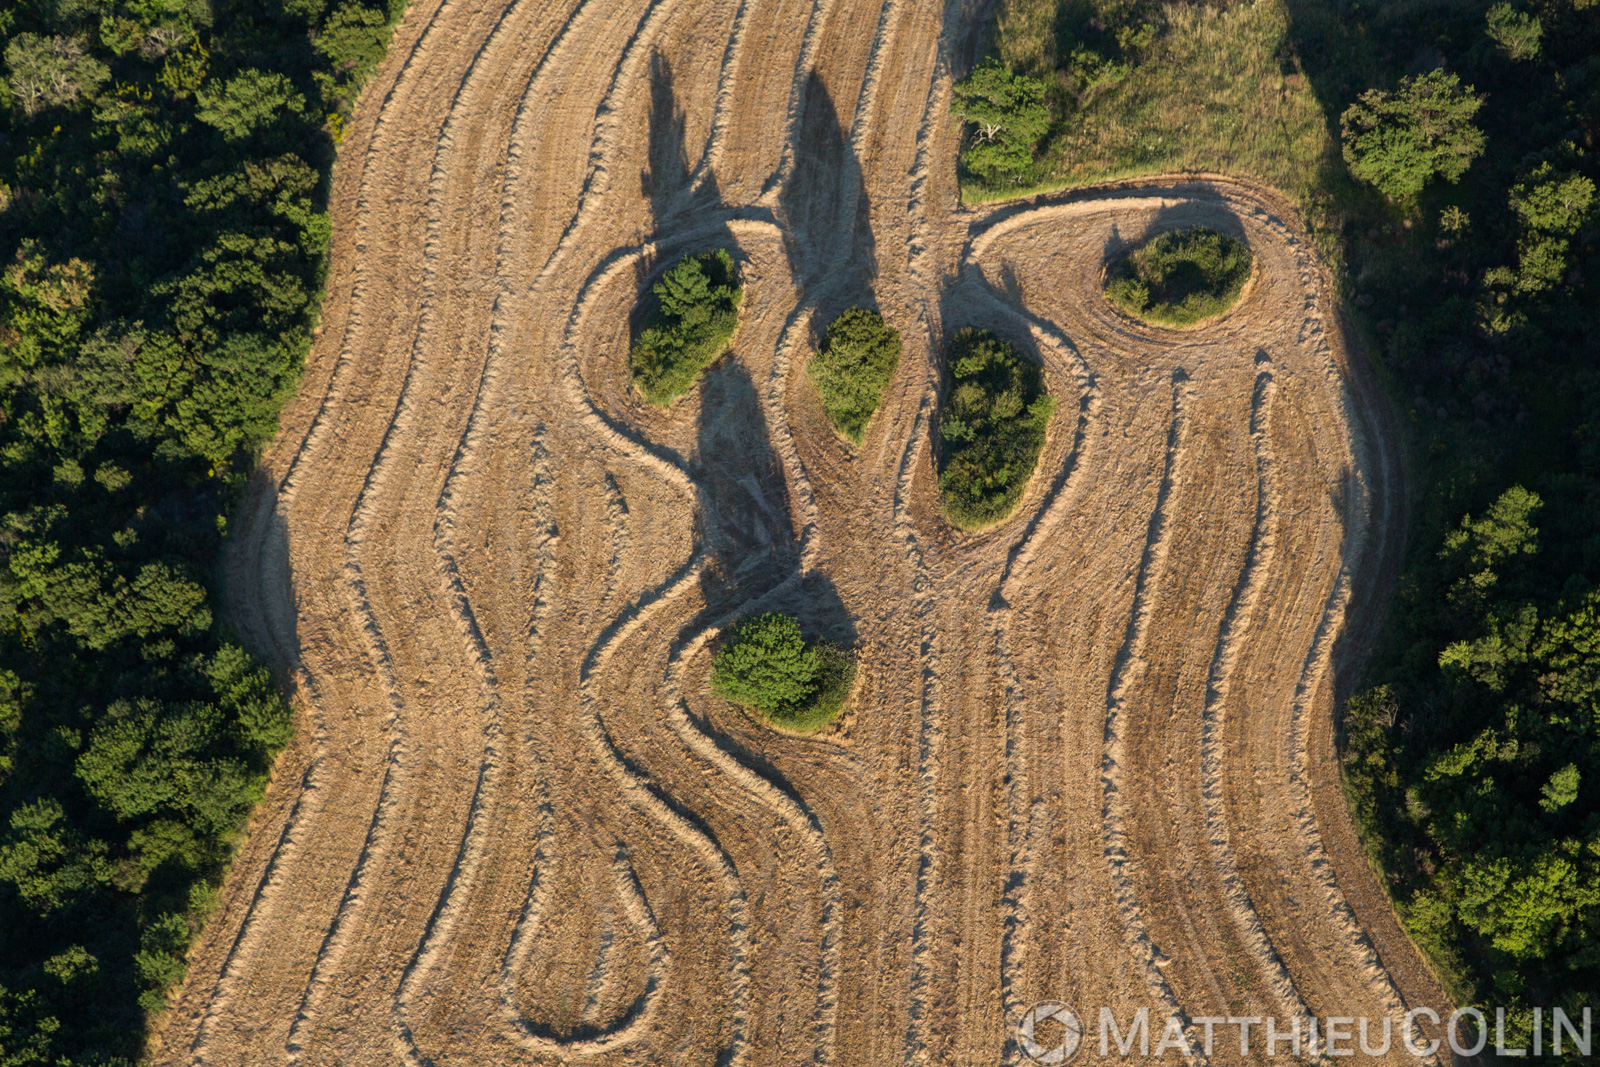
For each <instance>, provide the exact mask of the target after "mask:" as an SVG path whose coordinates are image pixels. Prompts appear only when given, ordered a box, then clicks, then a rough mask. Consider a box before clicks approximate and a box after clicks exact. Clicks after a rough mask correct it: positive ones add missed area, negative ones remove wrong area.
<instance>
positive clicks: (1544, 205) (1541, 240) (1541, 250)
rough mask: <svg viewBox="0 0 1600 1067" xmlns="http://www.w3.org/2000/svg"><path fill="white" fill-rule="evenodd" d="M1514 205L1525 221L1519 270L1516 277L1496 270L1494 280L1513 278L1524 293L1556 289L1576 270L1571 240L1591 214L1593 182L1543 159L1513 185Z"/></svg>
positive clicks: (1492, 274)
mask: <svg viewBox="0 0 1600 1067" xmlns="http://www.w3.org/2000/svg"><path fill="white" fill-rule="evenodd" d="M1510 203H1511V210H1512V211H1514V212H1516V215H1517V219H1518V221H1519V222H1520V223H1521V233H1520V234H1519V235H1518V238H1517V271H1516V275H1515V277H1514V278H1512V277H1508V276H1507V273H1506V272H1505V271H1504V270H1503V269H1502V270H1499V271H1494V270H1491V271H1490V272H1489V273H1488V276H1487V277H1488V280H1489V282H1490V284H1495V283H1499V284H1506V283H1508V282H1509V284H1510V286H1511V288H1513V289H1515V290H1516V291H1517V292H1519V293H1540V292H1544V291H1546V290H1548V289H1551V288H1554V287H1555V286H1557V285H1559V284H1560V283H1561V281H1562V279H1564V278H1565V277H1566V275H1567V272H1568V270H1570V269H1571V266H1572V240H1571V239H1572V238H1573V237H1574V236H1575V235H1576V234H1577V233H1578V231H1579V230H1581V229H1582V228H1583V227H1584V225H1585V224H1586V223H1587V221H1588V220H1589V218H1590V214H1591V210H1592V208H1593V206H1594V181H1593V180H1592V179H1590V178H1589V177H1587V176H1585V175H1582V174H1575V173H1573V172H1571V171H1558V170H1556V168H1555V167H1554V166H1552V165H1551V164H1550V163H1549V162H1548V161H1546V162H1542V163H1540V164H1539V165H1538V166H1537V167H1535V168H1534V169H1533V170H1532V171H1530V172H1529V173H1528V174H1527V175H1526V176H1524V177H1523V179H1522V180H1521V181H1519V182H1518V183H1517V184H1516V185H1514V186H1512V188H1511V194H1510Z"/></svg>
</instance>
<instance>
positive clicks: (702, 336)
mask: <svg viewBox="0 0 1600 1067" xmlns="http://www.w3.org/2000/svg"><path fill="white" fill-rule="evenodd" d="M652 292H654V293H655V295H656V300H657V305H656V308H655V310H654V311H652V312H651V313H650V318H649V320H648V321H647V322H646V323H645V328H644V330H643V331H642V332H641V333H640V334H639V339H638V340H637V341H635V342H634V343H633V350H632V351H631V352H629V354H628V361H629V363H630V364H631V365H632V367H633V384H634V385H635V386H636V387H637V388H638V390H639V393H640V395H642V396H643V397H644V398H645V399H646V400H648V401H649V402H650V403H652V404H655V405H656V406H658V407H666V406H667V405H668V404H670V403H672V402H673V401H674V400H676V399H677V398H678V397H679V396H680V395H682V394H683V393H684V392H686V391H688V389H689V387H690V386H692V385H694V383H695V379H696V378H698V377H700V372H701V371H703V370H705V369H706V368H707V367H709V366H711V364H713V363H715V362H716V361H717V360H718V359H720V358H721V357H722V353H724V352H726V351H727V350H728V339H729V338H731V337H732V336H733V330H734V327H736V326H737V325H738V324H739V301H740V300H741V299H743V297H744V293H743V291H742V290H740V288H739V285H738V280H737V278H736V277H735V275H734V269H733V257H732V256H730V255H728V253H727V252H726V251H724V250H723V249H721V248H718V249H715V250H713V251H710V252H700V253H698V254H696V255H691V256H684V257H683V258H682V259H680V260H678V262H677V263H675V264H673V266H672V269H671V270H669V271H667V273H666V274H665V275H663V276H662V278H661V280H660V281H659V282H656V284H655V285H654V287H653V288H652Z"/></svg>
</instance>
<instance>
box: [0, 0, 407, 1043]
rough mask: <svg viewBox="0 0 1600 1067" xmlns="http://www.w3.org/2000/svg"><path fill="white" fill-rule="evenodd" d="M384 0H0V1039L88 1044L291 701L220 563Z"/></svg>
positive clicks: (273, 407) (183, 941)
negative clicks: (232, 601)
mask: <svg viewBox="0 0 1600 1067" xmlns="http://www.w3.org/2000/svg"><path fill="white" fill-rule="evenodd" d="M402 6H403V5H402V4H401V3H400V2H399V0H395V2H393V3H391V4H390V6H389V7H388V8H384V7H383V6H382V4H381V3H379V4H376V5H374V6H367V5H364V4H363V3H361V2H360V0H251V2H248V3H245V2H239V0H19V2H14V3H8V4H5V5H0V42H3V45H0V50H3V52H4V62H5V74H4V79H3V81H0V931H4V933H3V935H0V1064H3V1065H5V1067H22V1065H33V1064H50V1065H66V1064H78V1065H88V1064H97V1065H111V1064H117V1063H131V1062H133V1061H134V1060H136V1059H137V1058H138V1056H139V1054H140V1051H141V1048H142V1044H143V1041H144V1034H145V1026H146V1020H147V1017H148V1016H149V1015H150V1014H151V1013H154V1012H157V1011H159V1010H160V1009H161V1007H162V1005H163V1004H164V1002H165V994H166V991H167V990H168V988H169V987H170V986H171V985H172V983H174V982H175V981H177V980H178V979H179V978H180V977H181V976H182V973H183V969H184V957H185V952H186V949H187V946H188V944H189V941H190V939H191V936H192V933H193V932H194V931H195V930H196V929H197V928H198V927H199V924H200V923H201V922H203V921H204V919H205V916H206V914H207V912H208V911H209V909H210V906H211V903H212V900H213V897H214V893H215V887H216V885H217V884H218V882H219V880H220V877H221V874H222V872H223V870H224V868H225V866H226V864H227V862H228V859H229V857H230V854H231V850H232V848H233V846H234V843H235V840H236V837H237V835H238V833H239V831H240V828H241V825H242V822H243V819H244V817H245V815H246V814H247V812H248V810H249V807H250V805H251V804H252V803H254V802H255V801H256V800H257V799H258V798H259V797H260V796H261V793H262V789H263V787H264V785H265V782H266V778H267V774H268V771H269V769H270V765H271V762H272V760H273V757H274V755H275V754H276V753H277V752H278V751H279V750H280V749H281V748H282V747H283V746H284V745H285V744H286V743H287V741H288V739H289V734H290V729H291V727H290V717H289V712H288V709H287V707H286V706H285V704H284V701H283V698H282V696H281V694H280V691H279V688H278V686H277V684H276V683H275V682H274V680H273V679H272V678H271V676H270V675H269V674H268V673H267V671H265V670H264V669H263V668H262V667H261V666H260V665H258V664H256V663H254V662H253V661H252V660H251V659H250V658H249V657H248V656H247V655H246V654H245V653H244V652H242V651H241V650H240V649H239V648H237V647H236V646H235V645H234V644H233V643H231V642H230V640H229V638H228V635H227V634H226V632H225V631H224V629H223V628H222V627H221V626H220V625H219V623H218V621H217V619H216V617H215V612H214V607H213V605H214V600H215V595H214V589H213V584H214V582H213V577H214V576H213V568H214V561H215V560H216V558H217V554H218V549H219V547H220V545H221V543H222V540H223V538H225V537H226V536H227V516H228V514H229V511H230V509H231V507H232V506H233V504H234V503H235V501H236V500H237V498H238V496H239V494H240V492H241V490H242V488H243V485H244V480H245V478H246V477H247V474H248V471H249V469H250V466H251V463H252V460H253V457H254V455H255V453H256V451H257V450H258V449H259V448H260V446H261V445H262V444H263V443H264V442H265V441H266V440H267V439H268V437H270V435H271V434H272V433H273V431H274V430H275V428H276V417H277V413H278V409H279V407H280V405H281V404H282V402H283V401H284V399H285V398H286V397H287V395H288V394H289V392H290V390H292V388H293V386H294V384H295V381H296V378H297V376H298V374H299V371H300V368H301V365H302V363H303V361H304V358H305V355H306V352H307V350H308V348H309V345H310V342H311V334H312V329H313V327H314V324H315V321H316V314H317V302H318V300H319V298H320V294H321V290H322V286H323V277H324V272H325V270H326V256H327V245H328V236H329V225H328V216H327V214H326V211H325V205H324V201H325V198H326V193H327V186H328V175H329V169H330V166H331V163H332V160H333V151H334V144H335V143H336V142H337V140H338V137H339V131H340V128H341V122H342V119H343V117H344V116H345V115H346V114H347V113H348V109H349V107H350V105H351V103H352V101H353V99H354V96H355V93H356V92H357V90H358V89H359V87H360V85H361V82H362V81H363V79H364V78H365V76H366V75H367V74H368V73H369V72H370V71H371V69H372V67H373V65H374V64H375V63H376V62H377V61H378V59H380V58H381V56H382V54H383V51H384V49H385V47H386V45H387V42H388V39H389V34H390V25H391V23H392V21H393V20H394V19H395V18H397V17H398V15H399V13H400V8H401V7H402Z"/></svg>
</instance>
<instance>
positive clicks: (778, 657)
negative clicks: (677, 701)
mask: <svg viewBox="0 0 1600 1067" xmlns="http://www.w3.org/2000/svg"><path fill="white" fill-rule="evenodd" d="M855 678H856V665H855V663H854V662H853V661H852V660H851V658H850V654H849V653H848V652H846V651H844V649H842V648H839V647H837V646H836V645H831V644H829V643H828V642H826V641H809V642H808V641H807V640H806V639H805V637H804V636H803V635H802V634H801V632H800V623H799V622H797V621H796V620H795V618H794V617H793V616H791V615H783V614H780V613H778V612H768V613H767V614H765V615H757V616H754V617H753V618H749V619H746V620H744V621H743V622H741V623H740V624H739V625H738V626H737V627H736V628H735V629H734V631H733V637H732V638H730V639H729V641H728V642H727V644H725V645H723V646H722V649H721V650H720V651H719V652H718V653H717V657H716V659H715V660H713V661H712V663H711V691H712V692H713V693H716V694H717V695H718V696H720V697H724V698H726V699H728V700H731V701H733V702H734V703H735V704H743V705H744V706H745V707H747V708H753V709H754V710H755V711H756V712H757V713H759V714H760V716H761V717H762V718H763V719H765V720H766V721H767V723H768V724H770V725H772V726H775V727H777V728H778V729H780V730H787V731H789V732H791V733H799V734H812V733H816V732H817V731H818V730H821V729H822V728H823V727H825V726H827V725H828V724H829V723H831V722H832V721H833V720H834V719H836V718H838V715H839V712H840V710H841V709H843V708H844V702H845V700H846V699H847V698H848V697H849V696H850V687H851V685H853V684H854V683H855Z"/></svg>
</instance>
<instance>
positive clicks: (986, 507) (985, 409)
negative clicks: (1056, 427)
mask: <svg viewBox="0 0 1600 1067" xmlns="http://www.w3.org/2000/svg"><path fill="white" fill-rule="evenodd" d="M950 370H951V378H952V382H951V390H950V398H949V399H948V400H947V401H946V402H945V405H944V412H943V415H942V417H941V420H940V424H939V434H940V438H941V440H942V442H943V443H942V446H941V451H940V457H939V490H940V492H941V494H942V495H943V499H944V510H945V515H946V516H947V517H948V518H949V519H950V521H952V522H954V523H955V524H956V525H958V526H965V527H974V526H985V525H988V524H989V523H993V522H999V521H1000V520H1001V519H1003V518H1005V517H1006V516H1007V515H1010V514H1011V512H1012V510H1013V509H1015V508H1016V506H1017V502H1018V501H1019V500H1021V499H1022V490H1023V489H1024V488H1025V487H1026V486H1027V484H1028V479H1029V478H1030V477H1032V475H1033V468H1034V466H1035V464H1037V463H1038V462H1039V452H1040V450H1041V449H1043V448H1044V431H1045V427H1046V426H1048V425H1049V423H1050V414H1051V412H1052V411H1053V410H1054V408H1055V402H1054V401H1053V400H1052V399H1051V398H1050V397H1049V395H1048V394H1046V393H1045V391H1044V381H1043V375H1042V374H1041V373H1040V370H1039V366H1038V364H1036V363H1033V362H1031V361H1030V360H1028V359H1026V358H1024V357H1023V356H1022V355H1021V354H1020V353H1019V352H1017V350H1016V349H1015V348H1013V347H1012V346H1011V345H1010V344H1008V343H1006V342H1005V341H1002V340H1001V339H1000V338H998V337H996V336H995V335H994V334H992V333H990V332H989V331H987V330H962V331H961V332H960V333H958V334H956V336H955V340H954V341H953V342H952V344H951V350H950Z"/></svg>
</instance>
